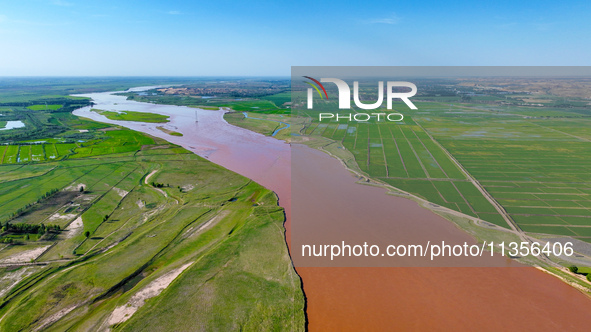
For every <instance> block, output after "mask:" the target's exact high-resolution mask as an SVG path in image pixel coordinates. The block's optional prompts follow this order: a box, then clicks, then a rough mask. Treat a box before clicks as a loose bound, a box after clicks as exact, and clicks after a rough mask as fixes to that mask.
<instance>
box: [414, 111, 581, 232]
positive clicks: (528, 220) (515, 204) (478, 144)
mask: <svg viewBox="0 0 591 332" xmlns="http://www.w3.org/2000/svg"><path fill="white" fill-rule="evenodd" d="M421 122H422V123H423V124H424V126H425V128H429V129H428V130H429V131H430V132H431V133H432V134H433V136H434V137H436V139H437V141H439V142H440V143H441V144H442V145H443V146H444V147H445V148H446V149H447V150H449V151H450V152H451V153H452V154H453V155H454V157H455V158H456V159H457V160H458V161H459V162H460V163H461V164H462V165H463V166H464V167H465V168H466V169H467V170H468V171H469V172H470V173H471V174H472V175H473V176H474V177H476V178H477V179H478V180H479V181H480V183H481V184H482V185H483V186H484V187H485V188H486V190H487V191H488V192H489V193H490V194H491V195H492V196H493V197H494V198H495V199H496V200H497V201H498V202H499V203H500V204H501V205H502V206H503V207H504V208H505V210H506V211H507V212H508V213H509V214H510V215H511V217H512V218H513V220H515V221H516V222H517V223H518V224H519V226H520V227H521V228H522V229H523V230H524V231H527V232H533V233H544V234H556V235H567V236H572V237H575V238H579V239H581V240H585V241H591V232H589V230H590V229H591V228H590V227H591V178H590V177H589V174H590V172H591V162H590V161H591V142H590V140H589V139H588V138H587V137H588V136H589V135H590V134H591V130H590V129H589V128H590V125H591V121H589V120H588V119H582V120H568V119H547V120H540V119H515V118H508V119H506V118H504V117H503V118H499V117H496V118H495V117H488V118H471V119H462V121H452V120H451V119H439V120H438V123H436V124H435V123H433V121H427V120H426V119H424V118H423V119H422V121H421ZM443 128H446V130H442V129H443ZM474 128H477V129H474Z"/></svg>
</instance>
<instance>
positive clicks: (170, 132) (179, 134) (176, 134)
mask: <svg viewBox="0 0 591 332" xmlns="http://www.w3.org/2000/svg"><path fill="white" fill-rule="evenodd" d="M156 129H158V130H160V131H162V132H165V133H167V134H168V135H172V136H178V137H182V136H183V134H182V133H179V132H178V131H173V130H168V129H166V128H164V127H156Z"/></svg>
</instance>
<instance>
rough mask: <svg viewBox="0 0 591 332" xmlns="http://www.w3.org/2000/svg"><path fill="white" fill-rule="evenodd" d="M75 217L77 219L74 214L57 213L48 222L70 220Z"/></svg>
mask: <svg viewBox="0 0 591 332" xmlns="http://www.w3.org/2000/svg"><path fill="white" fill-rule="evenodd" d="M74 217H76V214H74V213H68V214H59V213H55V214H54V215H52V216H51V217H49V219H47V221H48V222H52V221H56V220H70V219H72V218H74Z"/></svg>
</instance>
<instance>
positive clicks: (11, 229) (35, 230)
mask: <svg viewBox="0 0 591 332" xmlns="http://www.w3.org/2000/svg"><path fill="white" fill-rule="evenodd" d="M60 230H61V227H60V226H59V225H52V224H48V225H45V224H24V223H16V224H12V223H10V222H6V223H5V224H4V226H2V232H4V233H7V232H8V233H13V234H45V233H49V232H54V233H57V232H59V231H60Z"/></svg>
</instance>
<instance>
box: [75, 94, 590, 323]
mask: <svg viewBox="0 0 591 332" xmlns="http://www.w3.org/2000/svg"><path fill="white" fill-rule="evenodd" d="M138 90H139V89H138ZM84 96H87V97H90V98H92V99H93V100H94V102H95V103H96V105H95V106H94V108H100V109H104V110H114V111H139V112H151V113H158V114H164V115H169V116H170V120H171V121H170V122H169V123H167V124H165V125H162V124H152V123H150V124H148V123H139V122H129V121H114V120H109V119H107V118H105V117H103V116H101V115H99V114H97V113H95V112H91V111H90V107H87V108H82V109H79V110H76V111H74V114H75V115H79V116H83V117H87V118H91V119H93V120H97V121H101V122H106V123H112V124H117V125H121V126H124V127H128V128H130V129H133V130H137V131H141V132H145V133H148V134H150V135H153V136H157V137H160V138H163V139H165V140H167V141H170V142H172V143H175V144H178V145H181V146H183V147H184V148H186V149H188V150H190V151H192V152H194V153H196V154H198V155H200V156H203V157H205V158H207V159H209V160H210V161H212V162H214V163H216V164H219V165H221V166H223V167H225V168H227V169H230V170H232V171H234V172H237V173H239V174H241V175H244V176H246V177H248V178H250V179H252V180H254V181H256V182H258V183H260V184H262V185H263V186H265V187H267V188H269V189H271V190H273V191H275V192H276V193H277V195H278V197H279V203H280V205H281V206H282V207H284V208H285V209H286V214H287V216H288V218H287V221H286V229H287V239H288V242H290V239H291V234H292V229H293V232H294V237H293V239H292V241H291V243H290V244H291V251H292V256H294V261H295V263H296V270H297V271H298V273H299V274H300V275H301V277H302V279H303V284H304V292H305V294H306V298H307V303H308V306H307V315H308V319H309V329H310V330H311V331H372V330H390V331H391V330H401V331H407V330H446V331H449V330H456V331H457V330H490V331H498V330H517V329H526V330H534V329H535V330H544V331H546V330H547V331H550V330H556V329H569V330H573V329H575V328H587V327H588V326H591V315H589V313H590V312H591V309H590V308H591V301H589V299H588V298H587V297H586V296H585V295H583V294H582V293H581V292H579V291H577V290H576V289H574V288H572V287H570V286H568V285H566V284H564V283H563V282H561V281H560V280H559V279H557V278H555V277H553V276H550V275H548V274H546V273H544V272H541V271H539V270H537V269H535V268H532V267H519V268H517V267H454V268H446V267H380V266H388V265H389V264H390V263H389V262H387V261H385V260H384V259H383V258H376V260H373V261H372V260H367V259H363V260H361V259H357V260H353V261H347V260H342V261H339V262H337V263H336V266H335V265H330V264H333V263H327V262H326V260H322V261H319V260H317V259H316V260H300V258H301V257H300V255H301V250H300V245H301V243H310V244H312V243H326V242H327V241H339V242H340V241H341V240H346V241H351V242H354V241H368V242H369V241H371V242H375V243H380V244H382V243H389V242H391V241H397V242H404V241H407V242H408V243H412V242H416V241H425V240H429V239H444V240H447V241H452V242H453V241H455V242H458V243H460V242H461V243H463V242H464V241H466V242H469V243H475V241H474V240H473V239H472V238H471V237H470V236H468V235H467V234H466V233H464V232H463V231H461V230H459V229H458V228H456V227H455V226H454V225H453V224H451V223H450V222H448V221H447V220H445V219H443V218H441V217H439V216H437V215H436V214H434V213H432V212H431V211H428V210H426V209H423V208H421V207H419V206H418V205H417V204H416V203H414V202H413V201H409V200H407V199H404V198H399V197H393V196H387V195H386V194H385V190H383V189H381V188H375V187H370V186H364V185H360V184H357V183H355V182H356V181H357V178H355V177H354V176H353V175H352V174H351V173H349V172H348V171H347V170H345V169H344V168H343V166H342V165H341V164H340V162H339V161H337V160H336V159H333V158H331V157H329V156H328V155H326V154H323V153H321V152H318V151H316V150H313V149H310V148H307V147H304V146H298V145H294V146H293V147H290V145H289V144H286V143H284V142H282V141H279V140H276V139H274V138H272V137H266V136H264V135H261V134H257V133H253V132H251V131H248V130H245V129H241V128H238V127H235V126H232V125H229V124H228V123H226V122H225V121H224V120H223V113H224V111H210V110H198V109H195V108H189V107H180V106H168V105H155V104H150V103H140V102H135V101H128V100H126V97H122V96H115V95H112V94H111V93H93V94H85V95H84ZM158 126H164V127H165V128H166V129H169V130H173V131H177V132H181V133H182V134H183V135H184V136H182V137H177V136H171V135H168V134H166V133H164V132H162V131H161V130H159V129H157V128H156V127H158ZM292 161H293V162H292ZM292 166H293V169H292ZM292 175H293V179H292ZM292 180H293V181H292ZM292 185H293V203H294V204H293V206H294V209H293V212H294V218H295V219H294V220H295V222H294V224H293V225H292V219H291V215H292ZM352 202H355V204H353V203H352ZM480 262H482V261H481V260H478V262H476V261H470V260H468V261H463V262H460V263H458V265H462V264H465V265H466V266H475V264H476V265H478V264H480ZM482 264H483V265H494V266H508V265H515V264H514V263H511V262H510V261H508V260H506V259H504V258H496V259H494V260H492V261H490V260H489V261H486V262H485V263H482ZM364 265H367V266H368V267H359V266H364ZM403 265H404V263H403ZM418 265H420V264H418ZM326 266H330V267H326Z"/></svg>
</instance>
